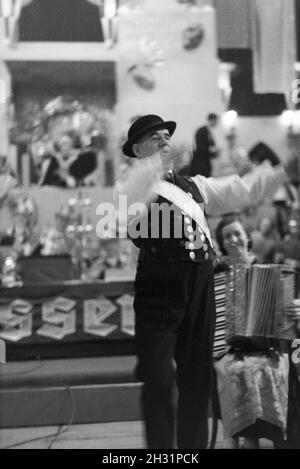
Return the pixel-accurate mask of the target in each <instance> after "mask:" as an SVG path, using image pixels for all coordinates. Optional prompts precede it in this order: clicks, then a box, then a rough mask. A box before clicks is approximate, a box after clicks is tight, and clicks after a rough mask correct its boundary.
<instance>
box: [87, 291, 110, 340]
mask: <svg viewBox="0 0 300 469" xmlns="http://www.w3.org/2000/svg"><path fill="white" fill-rule="evenodd" d="M116 309H117V308H116V306H115V305H114V304H113V303H112V302H111V301H109V300H108V299H107V298H105V297H104V296H101V297H99V298H96V299H93V300H85V301H84V303H83V327H84V331H85V332H87V333H88V334H94V335H99V336H101V337H106V336H108V335H109V334H111V333H112V332H113V331H114V330H116V329H117V327H118V326H117V325H115V324H108V323H104V322H103V321H105V319H107V318H109V317H110V316H111V315H112V314H113V313H114V312H115V311H116Z"/></svg>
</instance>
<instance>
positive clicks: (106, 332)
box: [0, 282, 134, 361]
mask: <svg viewBox="0 0 300 469" xmlns="http://www.w3.org/2000/svg"><path fill="white" fill-rule="evenodd" d="M133 336H134V312H133V283H132V282H110V283H106V282H95V283H86V284H85V283H80V282H77V283H76V282H65V283H60V284H51V285H37V286H27V287H25V286H24V287H14V288H0V339H2V340H4V342H5V345H6V358H7V361H10V360H23V359H27V360H28V359H36V358H40V359H43V358H62V357H76V356H81V357H82V356H98V355H99V356H100V355H114V354H127V353H133V352H134V340H133Z"/></svg>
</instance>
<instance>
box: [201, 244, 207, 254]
mask: <svg viewBox="0 0 300 469" xmlns="http://www.w3.org/2000/svg"><path fill="white" fill-rule="evenodd" d="M202 248H203V251H204V252H205V251H207V250H208V246H207V244H203V246H202Z"/></svg>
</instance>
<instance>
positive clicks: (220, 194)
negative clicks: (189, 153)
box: [192, 166, 289, 215]
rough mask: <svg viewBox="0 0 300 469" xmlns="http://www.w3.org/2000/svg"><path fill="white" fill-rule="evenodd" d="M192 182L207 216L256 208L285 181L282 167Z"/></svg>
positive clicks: (286, 178) (200, 178) (259, 168)
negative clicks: (241, 175)
mask: <svg viewBox="0 0 300 469" xmlns="http://www.w3.org/2000/svg"><path fill="white" fill-rule="evenodd" d="M192 179H193V180H194V182H195V183H196V184H197V186H198V188H199V190H200V192H201V194H202V196H203V198H204V202H205V204H206V210H207V213H208V214H209V215H222V214H225V213H228V212H234V211H237V210H242V209H244V208H246V207H248V206H250V205H257V204H258V203H259V202H261V201H262V200H263V199H265V198H269V197H271V196H272V195H273V194H274V193H275V192H276V190H277V189H278V188H279V186H281V185H282V184H284V183H285V182H288V180H289V177H288V174H287V172H286V170H285V169H284V168H283V166H276V167H275V168H263V167H256V168H255V169H253V170H252V171H251V172H250V173H248V174H246V175H245V176H243V177H239V176H238V175H232V176H226V177H220V178H205V177H203V176H200V175H197V176H195V177H194V178H192Z"/></svg>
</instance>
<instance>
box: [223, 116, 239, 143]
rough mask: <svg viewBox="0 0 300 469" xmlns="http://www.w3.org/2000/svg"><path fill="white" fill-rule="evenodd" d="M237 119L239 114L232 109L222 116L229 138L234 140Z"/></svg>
mask: <svg viewBox="0 0 300 469" xmlns="http://www.w3.org/2000/svg"><path fill="white" fill-rule="evenodd" d="M237 118H238V113H237V112H236V111H234V110H232V109H231V110H230V111H227V112H224V114H223V115H222V124H223V127H224V129H225V133H226V137H227V138H233V137H235V136H236V126H237Z"/></svg>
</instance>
